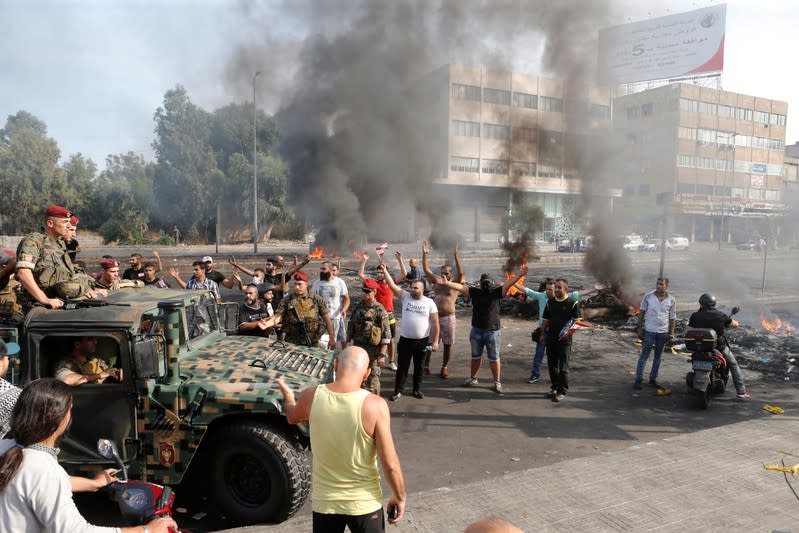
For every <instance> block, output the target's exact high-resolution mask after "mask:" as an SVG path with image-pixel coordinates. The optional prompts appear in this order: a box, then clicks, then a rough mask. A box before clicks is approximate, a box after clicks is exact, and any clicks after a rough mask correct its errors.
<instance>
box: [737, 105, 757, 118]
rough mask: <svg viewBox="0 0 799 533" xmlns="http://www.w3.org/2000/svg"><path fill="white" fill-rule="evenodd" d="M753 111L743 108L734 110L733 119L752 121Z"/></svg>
mask: <svg viewBox="0 0 799 533" xmlns="http://www.w3.org/2000/svg"><path fill="white" fill-rule="evenodd" d="M752 114H753V111H752V110H751V109H745V108H743V107H736V108H735V118H736V119H738V120H752Z"/></svg>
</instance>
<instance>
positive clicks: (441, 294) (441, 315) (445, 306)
mask: <svg viewBox="0 0 799 533" xmlns="http://www.w3.org/2000/svg"><path fill="white" fill-rule="evenodd" d="M430 250H431V247H430V243H428V242H427V241H424V243H423V244H422V268H423V269H424V274H425V276H427V279H428V280H429V281H430V283H434V284H435V285H433V301H434V302H435V303H436V307H438V325H439V332H440V336H441V343H442V344H443V345H444V355H443V359H442V361H441V374H440V376H441V379H447V378H448V377H449V370H448V369H447V365H448V364H449V358H450V357H451V355H452V343H453V342H455V301H456V300H457V299H458V295H459V294H460V292H458V291H457V290H455V289H452V288H450V287H447V286H446V285H444V284H440V283H436V281H437V280H438V279H439V278H438V276H436V275H435V274H433V271H432V270H430V264H429V259H428V256H429V255H430ZM458 252H459V249H458V243H457V242H456V243H455V269H456V273H455V277H454V278H453V277H452V267H451V266H449V265H444V266H442V267H441V269H440V272H441V277H442V278H444V279H446V280H447V281H454V282H455V283H463V282H464V280H465V278H464V275H463V267H462V266H461V259H460V256H459V255H458ZM430 355H431V352H427V355H426V357H425V361H424V370H425V374H429V373H430Z"/></svg>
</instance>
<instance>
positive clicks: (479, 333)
mask: <svg viewBox="0 0 799 533" xmlns="http://www.w3.org/2000/svg"><path fill="white" fill-rule="evenodd" d="M499 331H500V330H498V329H480V328H476V327H474V326H472V331H471V332H469V343H470V344H471V345H472V359H482V357H483V348H485V350H486V355H487V356H488V360H489V361H499V343H500V342H501V339H500V332H499Z"/></svg>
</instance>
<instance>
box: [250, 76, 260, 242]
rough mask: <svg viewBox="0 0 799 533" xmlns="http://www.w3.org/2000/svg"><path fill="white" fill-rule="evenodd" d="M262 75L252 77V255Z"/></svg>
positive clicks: (256, 195)
mask: <svg viewBox="0 0 799 533" xmlns="http://www.w3.org/2000/svg"><path fill="white" fill-rule="evenodd" d="M260 74H261V71H260V70H258V71H256V72H255V75H254V76H253V77H252V253H253V254H257V253H258V137H257V133H258V130H257V127H256V124H257V115H256V109H255V80H256V78H258V76H259V75H260Z"/></svg>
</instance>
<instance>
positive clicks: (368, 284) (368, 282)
mask: <svg viewBox="0 0 799 533" xmlns="http://www.w3.org/2000/svg"><path fill="white" fill-rule="evenodd" d="M379 287H380V285H379V284H378V283H377V282H376V281H375V280H373V279H372V278H366V279H364V280H363V288H364V289H371V290H373V291H376V290H377V289H378V288H379Z"/></svg>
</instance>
